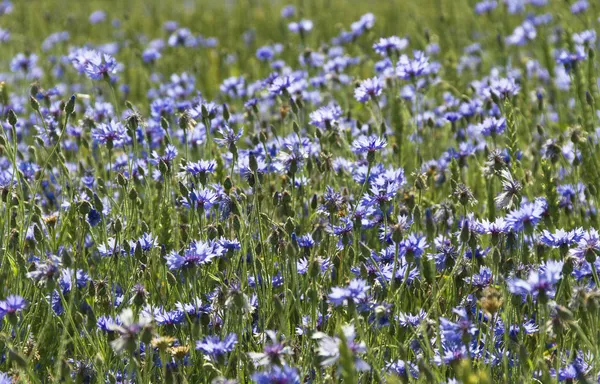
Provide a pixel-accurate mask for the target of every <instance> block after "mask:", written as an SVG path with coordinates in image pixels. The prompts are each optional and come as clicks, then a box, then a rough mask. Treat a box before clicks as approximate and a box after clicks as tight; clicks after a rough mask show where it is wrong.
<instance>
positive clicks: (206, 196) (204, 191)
mask: <svg viewBox="0 0 600 384" xmlns="http://www.w3.org/2000/svg"><path fill="white" fill-rule="evenodd" d="M188 199H189V201H188ZM188 199H185V198H182V200H181V202H182V204H183V205H184V206H185V207H187V208H194V209H202V210H204V211H208V210H209V209H210V208H211V207H212V206H213V205H215V204H217V202H218V201H219V195H217V194H216V193H215V192H214V191H212V190H211V189H208V188H194V189H192V190H191V191H190V194H189V196H188Z"/></svg>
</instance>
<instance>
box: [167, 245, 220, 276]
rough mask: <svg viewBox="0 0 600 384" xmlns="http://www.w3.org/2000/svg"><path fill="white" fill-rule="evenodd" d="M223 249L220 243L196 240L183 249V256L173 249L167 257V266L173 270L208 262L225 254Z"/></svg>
mask: <svg viewBox="0 0 600 384" xmlns="http://www.w3.org/2000/svg"><path fill="white" fill-rule="evenodd" d="M223 251H224V249H223V248H222V247H221V246H220V245H219V244H218V243H215V242H212V241H211V242H204V241H202V240H196V241H193V242H192V243H191V244H190V246H189V247H188V248H187V249H185V250H184V251H183V256H181V255H180V254H179V253H178V252H176V251H171V253H169V254H168V255H167V256H165V259H166V261H167V267H168V268H169V269H170V270H171V271H176V270H180V269H186V268H191V267H195V266H198V265H204V264H208V263H210V262H211V261H212V259H214V258H216V257H220V256H221V255H223Z"/></svg>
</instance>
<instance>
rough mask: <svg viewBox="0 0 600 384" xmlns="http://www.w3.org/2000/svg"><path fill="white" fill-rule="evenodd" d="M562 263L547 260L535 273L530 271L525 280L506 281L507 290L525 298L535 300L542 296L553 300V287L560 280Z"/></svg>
mask: <svg viewBox="0 0 600 384" xmlns="http://www.w3.org/2000/svg"><path fill="white" fill-rule="evenodd" d="M563 265H564V262H562V261H553V260H549V261H548V262H546V264H542V265H541V266H540V267H539V269H538V270H537V271H531V272H530V273H529V277H528V278H527V280H522V279H517V278H512V279H509V280H508V281H507V283H508V290H509V291H510V292H511V293H513V294H515V295H520V296H523V298H525V297H526V296H527V295H531V296H532V298H533V299H534V300H535V299H536V298H537V297H538V296H540V295H542V296H543V297H545V298H553V297H554V294H555V285H556V283H558V281H559V280H560V279H561V278H562V269H563Z"/></svg>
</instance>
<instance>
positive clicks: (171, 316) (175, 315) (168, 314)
mask: <svg viewBox="0 0 600 384" xmlns="http://www.w3.org/2000/svg"><path fill="white" fill-rule="evenodd" d="M153 315H154V320H156V323H157V324H158V325H177V324H180V323H181V322H182V321H184V320H185V314H184V312H182V311H179V310H175V311H165V310H164V309H160V310H157V311H154V313H153Z"/></svg>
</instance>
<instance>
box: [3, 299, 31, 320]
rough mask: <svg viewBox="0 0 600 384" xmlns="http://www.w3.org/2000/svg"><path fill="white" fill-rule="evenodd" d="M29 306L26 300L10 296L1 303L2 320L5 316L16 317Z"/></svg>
mask: <svg viewBox="0 0 600 384" xmlns="http://www.w3.org/2000/svg"><path fill="white" fill-rule="evenodd" d="M26 306H27V302H26V301H25V299H24V298H22V297H21V296H18V295H10V296H8V297H7V298H6V300H4V301H0V320H1V319H2V318H3V317H4V316H14V315H15V314H17V313H18V312H21V311H22V310H23V309H25V307H26Z"/></svg>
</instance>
